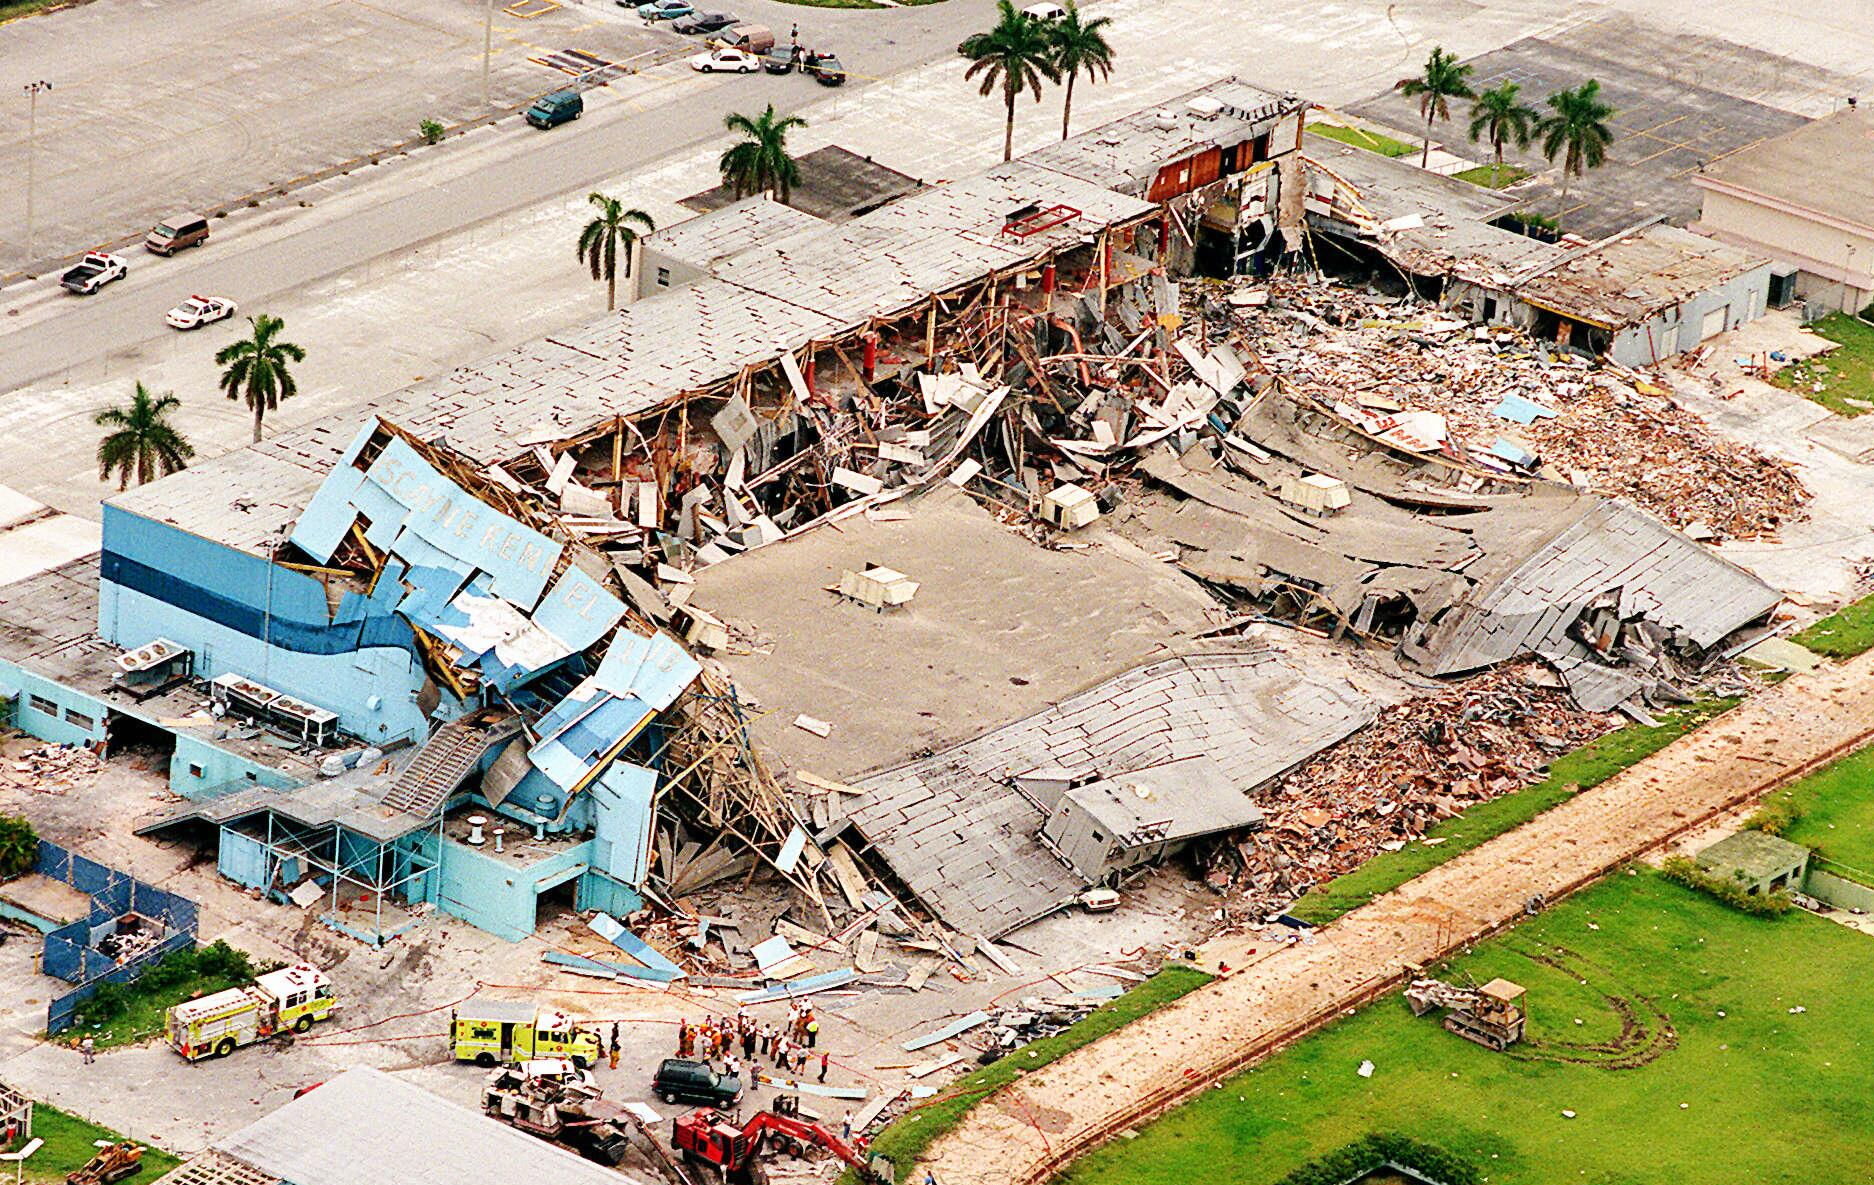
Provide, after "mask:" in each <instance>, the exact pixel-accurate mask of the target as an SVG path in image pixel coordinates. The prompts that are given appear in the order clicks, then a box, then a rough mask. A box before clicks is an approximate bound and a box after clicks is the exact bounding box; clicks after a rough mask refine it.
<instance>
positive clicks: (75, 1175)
mask: <svg viewBox="0 0 1874 1185" xmlns="http://www.w3.org/2000/svg"><path fill="white" fill-rule="evenodd" d="M142 1167H143V1145H141V1144H132V1143H131V1142H130V1141H128V1140H125V1141H123V1142H122V1143H117V1144H99V1145H98V1154H97V1155H96V1156H93V1157H92V1158H91V1159H90V1160H87V1161H86V1162H85V1163H84V1167H82V1168H79V1169H75V1170H73V1171H72V1172H69V1173H67V1174H66V1175H65V1185H116V1183H117V1182H118V1181H122V1180H123V1179H124V1178H126V1177H129V1176H133V1175H134V1174H135V1173H136V1172H137V1170H139V1169H141V1168H142Z"/></svg>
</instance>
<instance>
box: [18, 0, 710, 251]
mask: <svg viewBox="0 0 1874 1185" xmlns="http://www.w3.org/2000/svg"><path fill="white" fill-rule="evenodd" d="M531 2H532V7H531V8H523V7H521V6H520V5H519V4H515V5H510V6H509V7H508V8H505V9H504V8H501V7H497V8H495V10H494V20H493V28H492V32H493V38H492V54H491V68H490V71H489V80H488V92H489V93H488V103H487V104H486V105H484V103H483V99H482V42H483V14H484V11H485V10H484V8H483V5H482V3H481V2H480V0H429V2H427V3H424V4H420V5H411V4H401V5H377V4H371V3H365V2H363V0H314V2H313V3H310V4H305V5H281V4H277V3H272V2H270V0H161V2H160V3H158V2H156V0H97V2H96V3H92V4H88V5H83V6H81V7H78V8H73V9H68V10H66V11H62V12H57V13H52V14H49V15H46V16H41V17H34V18H30V19H27V20H22V21H17V22H14V23H12V24H9V25H7V26H6V35H5V37H0V77H5V78H8V79H16V80H27V79H43V80H45V81H47V82H50V83H51V84H52V89H51V90H50V91H48V92H44V93H42V94H40V95H39V98H38V105H37V106H38V113H37V120H36V123H37V129H36V130H37V135H36V141H37V151H36V157H37V161H36V184H35V186H34V189H35V193H34V199H35V201H34V205H35V207H36V211H35V212H36V217H35V220H34V221H35V224H36V225H35V233H34V236H33V238H34V248H35V249H34V251H33V258H36V259H44V258H48V257H52V258H57V257H61V256H64V255H67V254H70V253H71V252H74V251H77V250H80V249H82V248H84V247H85V246H87V245H90V244H95V243H100V242H107V241H111V240H113V239H116V238H119V237H121V236H123V235H126V234H131V233H134V232H136V231H138V230H141V229H144V228H147V227H148V226H149V225H150V224H151V223H152V222H154V221H155V220H156V219H157V218H160V217H163V216H164V215H166V214H168V213H171V212H173V211H175V210H180V209H193V210H198V211H206V210H210V209H212V208H214V207H217V206H220V205H224V204H232V203H239V202H240V201H242V200H243V199H244V198H245V196H246V195H248V194H252V193H258V192H264V191H266V190H268V189H270V188H273V187H277V186H280V185H288V184H292V183H294V182H295V181H296V180H298V179H300V178H303V177H305V176H307V175H308V174H317V173H319V172H320V171H321V170H325V169H329V168H331V167H333V166H337V165H340V164H341V163H343V162H347V161H352V160H356V159H358V158H360V157H364V156H367V155H368V154H370V153H372V152H374V151H377V150H380V149H384V148H387V147H390V146H392V145H395V144H398V143H401V142H404V141H407V140H409V139H411V138H413V137H415V136H416V135H417V134H418V133H417V127H418V124H420V123H421V122H422V121H423V120H425V119H434V120H436V121H438V122H440V123H442V124H445V125H455V124H459V123H463V122H466V121H470V120H473V119H476V118H478V117H480V116H482V115H484V114H486V113H487V112H489V111H490V110H508V109H511V108H513V107H515V106H517V105H520V104H522V103H524V102H526V101H527V100H528V99H529V98H531V97H532V96H534V95H538V94H541V93H543V92H546V91H550V90H554V89H558V88H560V87H563V86H565V85H567V84H568V83H570V82H573V81H574V80H575V76H576V75H577V74H579V73H580V72H581V71H585V70H588V69H591V68H592V67H593V66H595V65H603V64H605V63H621V64H623V65H624V66H627V67H642V66H645V65H647V64H651V63H654V62H656V61H659V60H667V59H669V58H672V57H676V56H680V55H681V54H683V53H685V52H688V51H690V50H691V48H692V47H691V45H690V43H689V42H688V41H686V40H684V39H682V38H679V37H676V36H674V35H672V34H670V33H667V32H663V31H661V30H656V29H652V28H648V27H646V26H645V25H644V24H643V23H642V22H640V21H638V20H637V18H636V16H635V15H633V14H629V13H626V12H625V11H623V10H621V9H619V8H618V7H617V6H616V5H614V4H611V3H609V2H607V3H604V4H598V3H594V4H589V5H585V6H578V5H571V4H567V5H552V6H550V7H549V5H548V3H547V2H546V0H531ZM535 10H544V11H542V12H541V15H538V16H534V17H530V18H526V19H523V18H521V17H517V16H515V15H513V13H514V12H529V11H535ZM614 85H623V86H628V85H629V80H628V79H627V80H625V81H624V82H622V83H617V84H614ZM5 101H6V103H7V118H6V119H5V120H4V121H0V175H4V176H6V177H7V178H8V179H9V184H8V185H7V186H6V187H5V194H6V196H5V198H4V200H3V201H0V275H4V274H6V273H9V272H12V271H14V270H16V269H18V268H20V267H23V266H24V265H25V264H26V263H27V262H28V254H27V244H26V206H25V196H26V187H25V185H24V184H23V183H15V179H23V178H24V177H25V176H26V163H27V161H26V157H27V148H28V143H27V132H28V127H27V123H28V120H27V118H26V117H27V114H28V113H27V110H26V108H25V105H26V103H27V100H26V98H25V96H24V95H22V94H20V93H19V91H18V88H17V87H15V88H10V89H9V91H8V93H7V95H6V97H5Z"/></svg>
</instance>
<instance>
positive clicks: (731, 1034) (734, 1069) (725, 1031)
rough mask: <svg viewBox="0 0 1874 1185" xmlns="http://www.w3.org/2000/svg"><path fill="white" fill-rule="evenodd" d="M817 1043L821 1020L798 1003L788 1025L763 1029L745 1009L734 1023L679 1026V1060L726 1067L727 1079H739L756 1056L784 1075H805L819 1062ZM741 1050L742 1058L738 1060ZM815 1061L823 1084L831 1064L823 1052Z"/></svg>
mask: <svg viewBox="0 0 1874 1185" xmlns="http://www.w3.org/2000/svg"><path fill="white" fill-rule="evenodd" d="M819 1043H820V1018H819V1017H817V1016H815V1015H814V1012H813V1008H812V1007H811V1006H808V1005H803V1004H800V1003H798V1002H796V1003H792V1004H789V1005H788V1008H787V1023H786V1024H785V1025H775V1024H768V1023H763V1022H761V1021H758V1020H756V1019H755V1018H754V1017H752V1016H750V1015H748V1013H747V1012H745V1011H743V1010H741V1009H737V1010H736V1013H735V1015H734V1016H733V1017H720V1018H712V1019H709V1020H705V1021H703V1022H702V1023H700V1024H695V1025H693V1024H691V1023H690V1022H689V1021H688V1020H684V1021H681V1022H679V1024H678V1025H677V1056H678V1057H681V1058H695V1059H696V1060H698V1061H705V1062H708V1063H710V1064H711V1065H714V1064H715V1063H716V1062H722V1063H723V1064H724V1065H725V1066H726V1067H727V1069H728V1072H729V1073H731V1074H736V1075H740V1074H741V1072H742V1064H743V1062H744V1061H746V1062H747V1063H748V1064H750V1065H751V1066H752V1065H753V1064H754V1063H755V1059H756V1057H757V1055H759V1056H760V1057H763V1058H771V1059H773V1061H774V1065H775V1068H777V1069H779V1070H781V1071H782V1072H783V1073H792V1074H795V1075H800V1074H804V1073H806V1072H807V1067H808V1065H809V1064H810V1063H811V1062H812V1061H814V1060H816V1059H815V1055H814V1054H813V1053H812V1052H810V1051H811V1050H813V1049H814V1048H816V1047H817V1046H818V1045H819ZM738 1049H739V1050H740V1051H741V1054H740V1056H737V1054H736V1050H738ZM817 1060H818V1061H819V1063H820V1081H821V1082H825V1081H826V1071H827V1066H828V1064H829V1062H830V1061H831V1058H830V1056H829V1055H828V1054H826V1053H824V1052H822V1053H820V1054H819V1055H818V1059H817Z"/></svg>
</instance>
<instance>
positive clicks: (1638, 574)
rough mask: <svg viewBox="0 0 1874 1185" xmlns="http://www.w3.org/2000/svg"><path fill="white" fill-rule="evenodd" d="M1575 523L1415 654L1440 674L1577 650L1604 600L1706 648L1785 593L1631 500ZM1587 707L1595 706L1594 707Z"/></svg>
mask: <svg viewBox="0 0 1874 1185" xmlns="http://www.w3.org/2000/svg"><path fill="white" fill-rule="evenodd" d="M1571 519H1572V521H1569V522H1568V523H1567V525H1565V526H1564V527H1562V529H1561V530H1559V531H1558V532H1556V534H1555V536H1554V537H1553V538H1552V539H1550V540H1549V541H1548V542H1547V543H1545V544H1544V545H1543V546H1541V547H1540V548H1538V549H1536V550H1535V551H1534V552H1532V553H1530V554H1528V555H1527V556H1526V557H1525V558H1524V559H1523V560H1522V562H1521V563H1519V564H1518V565H1517V566H1516V567H1515V568H1514V569H1513V570H1512V571H1510V572H1509V573H1507V574H1506V575H1505V576H1503V577H1502V579H1500V580H1498V581H1496V582H1495V583H1494V584H1492V585H1490V586H1489V587H1487V588H1485V589H1481V590H1479V591H1478V593H1477V594H1475V595H1474V596H1472V597H1471V598H1469V599H1468V600H1467V601H1465V602H1463V603H1460V604H1458V605H1456V606H1454V607H1453V608H1452V609H1451V611H1450V612H1449V613H1448V614H1446V615H1445V616H1444V617H1443V618H1442V619H1440V620H1438V621H1437V622H1434V623H1428V624H1426V625H1425V626H1424V627H1423V628H1422V629H1421V630H1420V631H1419V632H1418V633H1417V634H1416V635H1415V636H1414V637H1413V638H1412V639H1411V640H1410V641H1409V642H1408V644H1407V646H1406V647H1405V653H1406V654H1408V655H1409V656H1412V657H1414V658H1416V659H1417V660H1418V661H1419V662H1420V663H1421V664H1422V665H1423V666H1424V667H1425V669H1426V670H1427V671H1428V672H1430V673H1431V674H1434V675H1449V674H1456V673H1458V672H1461V671H1471V670H1476V669H1478V668H1479V667H1484V666H1489V665H1492V664H1494V663H1498V662H1503V661H1506V660H1508V659H1511V658H1516V657H1520V656H1522V655H1525V654H1548V653H1554V652H1560V651H1564V650H1567V649H1569V648H1570V646H1569V641H1570V630H1571V629H1572V628H1573V627H1574V625H1575V623H1576V621H1577V619H1578V618H1579V617H1580V616H1581V613H1582V612H1583V610H1585V609H1587V608H1588V607H1589V605H1590V603H1591V602H1593V601H1594V600H1595V599H1596V598H1598V597H1601V596H1603V595H1605V594H1609V593H1618V594H1619V596H1620V598H1621V602H1622V606H1623V608H1624V611H1625V612H1624V614H1623V615H1624V616H1634V615H1638V616H1641V617H1644V618H1645V619H1646V620H1648V621H1651V622H1654V623H1656V624H1657V625H1659V626H1661V627H1663V628H1664V629H1665V630H1667V631H1668V632H1669V633H1670V634H1671V635H1673V636H1674V637H1675V638H1679V639H1683V641H1684V643H1685V644H1687V645H1688V646H1689V647H1691V648H1693V649H1696V650H1698V651H1710V650H1713V649H1715V648H1716V647H1717V646H1718V645H1719V643H1720V642H1722V641H1723V640H1724V639H1725V638H1726V637H1728V636H1729V635H1731V634H1732V633H1735V632H1736V631H1738V630H1740V629H1742V628H1744V627H1745V626H1747V625H1749V624H1751V623H1752V622H1754V621H1758V620H1760V619H1762V618H1763V617H1765V616H1766V615H1767V614H1768V613H1769V612H1770V611H1771V610H1772V609H1774V608H1776V606H1777V604H1778V602H1779V601H1780V600H1781V599H1782V598H1781V597H1780V595H1779V594H1778V593H1777V592H1776V590H1775V589H1772V588H1771V587H1770V586H1769V585H1767V584H1765V583H1764V582H1763V581H1762V580H1759V579H1758V578H1757V577H1756V576H1754V575H1752V574H1751V573H1750V572H1749V571H1747V570H1745V569H1744V568H1741V567H1739V566H1738V565H1736V564H1734V563H1732V562H1731V561H1729V560H1727V559H1725V558H1723V557H1722V556H1720V555H1718V554H1717V553H1715V552H1713V551H1710V550H1708V549H1707V548H1704V547H1701V546H1699V545H1698V544H1696V543H1694V542H1692V541H1691V540H1690V539H1687V538H1686V537H1685V536H1683V535H1680V534H1678V533H1677V532H1675V531H1672V530H1670V529H1669V528H1667V527H1666V526H1664V525H1663V524H1661V523H1660V522H1658V521H1657V520H1655V519H1653V518H1650V517H1648V516H1647V515H1645V514H1642V513H1641V512H1640V511H1638V510H1635V509H1634V508H1633V507H1631V506H1627V505H1624V504H1622V503H1619V502H1611V501H1607V500H1605V499H1599V498H1595V499H1583V500H1582V504H1581V505H1580V506H1579V508H1578V509H1577V511H1576V513H1575V514H1573V515H1572V516H1571ZM1584 706H1585V705H1584Z"/></svg>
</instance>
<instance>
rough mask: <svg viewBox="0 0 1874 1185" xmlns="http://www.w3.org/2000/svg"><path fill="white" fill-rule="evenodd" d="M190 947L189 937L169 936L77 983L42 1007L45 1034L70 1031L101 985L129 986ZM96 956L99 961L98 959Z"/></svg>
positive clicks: (191, 937)
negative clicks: (164, 961) (86, 1002)
mask: <svg viewBox="0 0 1874 1185" xmlns="http://www.w3.org/2000/svg"><path fill="white" fill-rule="evenodd" d="M194 946H195V938H194V936H193V935H189V934H171V935H170V936H169V937H168V938H165V939H164V940H163V941H161V942H159V943H157V944H156V945H155V946H153V947H151V948H150V949H149V950H147V951H144V952H143V953H142V954H140V955H138V956H137V957H136V958H134V959H131V960H130V961H129V962H126V963H120V964H115V965H111V966H109V968H108V969H106V970H101V971H99V973H98V975H97V977H96V978H94V979H92V980H90V981H89V982H87V983H83V984H80V985H79V986H77V987H75V988H73V989H72V990H71V991H69V992H66V993H65V994H64V995H62V996H60V997H58V998H57V999H55V1000H53V1001H52V1002H51V1003H49V1004H47V1005H46V1033H47V1034H48V1035H50V1036H54V1037H56V1036H57V1035H58V1034H60V1033H62V1032H64V1031H65V1030H66V1029H69V1028H71V1027H72V1023H73V1020H74V1017H75V1015H76V1013H77V1011H78V1006H79V1005H80V1004H82V1003H84V1002H85V1001H86V1000H89V999H90V998H91V997H92V996H95V995H97V992H98V988H100V987H101V986H103V985H104V984H107V983H129V982H131V981H132V980H135V979H138V978H140V977H141V976H142V975H143V973H144V972H145V971H148V970H149V969H150V968H151V967H153V966H155V965H156V964H157V963H159V962H161V961H162V960H164V959H166V958H168V957H169V956H170V955H172V954H174V953H176V952H177V951H181V950H191V949H193V948H194ZM93 953H96V952H93ZM99 957H100V958H102V956H99ZM104 961H105V963H107V964H109V963H110V960H108V959H106V960H104Z"/></svg>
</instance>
